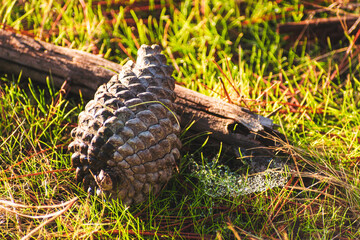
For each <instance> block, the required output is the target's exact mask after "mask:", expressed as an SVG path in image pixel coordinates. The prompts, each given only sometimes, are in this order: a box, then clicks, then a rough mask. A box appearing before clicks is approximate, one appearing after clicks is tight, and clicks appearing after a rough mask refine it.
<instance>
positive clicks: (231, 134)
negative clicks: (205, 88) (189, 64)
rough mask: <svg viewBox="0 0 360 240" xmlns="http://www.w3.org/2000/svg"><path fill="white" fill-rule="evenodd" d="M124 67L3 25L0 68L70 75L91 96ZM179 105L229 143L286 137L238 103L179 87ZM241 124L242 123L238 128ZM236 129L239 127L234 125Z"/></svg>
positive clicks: (200, 128) (37, 77)
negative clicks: (5, 27) (267, 137)
mask: <svg viewBox="0 0 360 240" xmlns="http://www.w3.org/2000/svg"><path fill="white" fill-rule="evenodd" d="M120 70H121V66H120V65H118V64H116V63H113V62H111V61H108V60H105V59H103V58H101V57H99V56H96V55H93V54H89V53H85V52H82V51H78V50H74V49H68V48H64V47H59V46H55V45H52V44H50V43H46V42H43V41H39V40H35V39H34V38H32V37H28V36H24V35H20V34H16V33H14V32H11V31H6V30H1V29H0V71H2V72H6V73H11V74H19V73H20V72H22V76H24V77H29V78H31V79H32V80H33V81H38V82H42V83H45V82H46V78H47V77H50V78H51V79H52V81H53V83H54V85H55V86H56V87H58V88H60V87H61V86H62V84H63V83H64V81H65V80H66V81H67V82H68V83H69V84H70V86H71V90H70V91H71V92H73V93H76V94H79V91H80V90H81V92H82V95H83V96H84V97H85V98H87V99H91V98H92V97H93V94H94V93H95V91H96V89H97V88H98V87H99V86H100V85H101V84H103V83H105V82H107V81H108V80H109V79H110V78H111V77H112V76H113V75H115V74H116V73H117V72H119V71H120ZM175 92H176V94H177V100H176V102H175V104H176V110H177V113H178V114H179V115H180V116H181V125H182V126H186V125H188V124H189V123H190V122H192V121H194V124H193V125H192V127H191V130H192V131H195V132H211V134H212V137H214V138H215V139H217V140H218V141H222V142H225V143H227V144H229V145H234V146H239V147H243V148H253V147H259V146H264V145H273V144H274V142H272V141H270V142H269V141H266V140H265V138H263V137H261V136H262V135H266V134H267V133H270V134H272V135H278V136H281V134H280V133H279V132H277V131H276V130H275V129H274V127H275V126H274V124H273V121H272V120H271V119H269V118H265V117H263V116H260V115H257V114H254V113H251V112H250V111H249V110H247V109H245V108H242V107H239V106H237V105H234V104H229V103H226V102H223V101H221V100H219V99H215V98H211V97H208V96H205V95H203V94H200V93H197V92H195V91H192V90H189V89H186V88H184V87H181V86H178V85H177V86H176V88H175ZM235 126H236V127H235ZM234 128H235V130H233V129H234Z"/></svg>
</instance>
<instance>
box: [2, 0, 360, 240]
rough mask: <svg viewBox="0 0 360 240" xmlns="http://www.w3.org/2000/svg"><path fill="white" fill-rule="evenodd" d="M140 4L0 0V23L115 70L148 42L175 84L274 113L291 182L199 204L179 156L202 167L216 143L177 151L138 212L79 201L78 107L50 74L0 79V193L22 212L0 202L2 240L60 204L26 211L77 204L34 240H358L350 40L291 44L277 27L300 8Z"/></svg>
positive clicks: (358, 117)
mask: <svg viewBox="0 0 360 240" xmlns="http://www.w3.org/2000/svg"><path fill="white" fill-rule="evenodd" d="M149 4H150V5H151V6H152V7H151V8H152V9H153V10H149V11H147V10H140V9H139V8H135V7H134V6H132V5H131V4H130V3H120V2H116V1H114V2H113V1H107V2H106V4H103V3H102V2H100V1H92V2H91V1H90V2H87V1H75V0H68V1H47V2H44V1H38V0H32V1H24V2H23V3H19V2H18V1H10V0H2V2H1V4H0V23H1V24H2V25H1V27H5V28H7V29H12V31H15V32H21V33H24V34H28V35H31V36H34V37H36V38H38V39H42V40H45V41H48V42H51V43H53V44H56V45H60V46H65V47H69V48H74V49H80V50H83V51H87V52H90V53H93V54H99V55H102V56H103V57H104V58H107V59H109V60H111V61H114V62H117V63H119V64H123V63H125V62H126V61H127V60H128V59H132V58H135V56H136V53H137V48H138V47H139V46H140V45H141V44H155V43H156V44H159V45H160V46H161V47H162V49H163V50H164V51H163V52H164V54H165V55H166V56H167V58H168V61H169V64H172V65H173V66H174V68H175V71H174V77H175V79H176V81H177V82H178V83H180V84H183V85H185V86H186V87H188V88H191V89H193V90H196V91H198V92H201V93H203V94H206V95H209V96H213V97H217V98H222V99H223V100H224V101H230V102H232V103H235V104H239V105H241V106H244V107H247V108H249V109H251V110H252V111H254V112H256V113H258V114H261V115H264V116H266V115H268V114H270V113H273V112H274V111H277V112H276V114H275V115H274V116H272V118H273V119H274V121H275V123H277V124H279V125H280V126H281V127H280V131H282V132H283V133H285V134H286V135H287V137H288V138H289V142H290V143H291V144H288V143H286V142H284V144H283V146H282V151H283V152H285V153H287V154H288V156H289V159H290V162H289V163H290V166H289V167H290V168H291V170H292V171H291V172H290V177H289V181H288V182H287V183H285V186H284V187H283V188H274V189H269V190H267V191H265V192H258V193H252V194H249V195H244V196H237V197H236V196H235V197H234V196H231V197H229V196H227V195H224V196H209V194H208V192H207V191H206V189H205V188H203V187H201V185H199V184H198V183H199V182H198V181H197V180H196V179H195V178H194V176H193V175H191V174H188V169H189V166H190V165H191V164H189V162H190V161H191V159H195V160H197V162H198V163H202V162H206V161H211V160H212V159H211V157H214V154H216V153H213V152H214V151H215V152H216V151H217V149H216V150H214V149H212V152H211V153H209V152H208V151H209V148H211V147H208V148H207V147H206V146H207V143H206V144H204V146H201V145H199V149H198V151H197V152H195V153H184V157H183V158H182V159H181V163H179V164H178V166H179V172H178V173H177V174H175V176H174V178H173V179H172V180H171V181H170V182H169V183H168V184H167V186H166V187H165V188H164V189H163V191H162V192H161V193H160V195H158V196H150V199H149V200H148V201H147V202H145V203H144V204H142V205H140V206H135V207H131V208H125V207H124V206H123V205H122V204H121V203H119V202H113V201H108V200H107V199H100V198H97V197H89V196H87V194H86V193H85V192H84V191H83V190H82V189H81V187H79V186H77V185H76V184H75V182H74V172H73V170H72V169H71V164H70V160H69V153H68V152H67V150H66V148H67V144H68V143H69V141H70V135H69V132H70V130H71V129H72V127H74V126H75V124H76V118H77V114H78V113H79V112H80V110H81V109H82V107H83V105H82V101H81V100H80V101H79V102H74V99H71V98H64V97H63V96H62V95H61V94H60V92H59V91H58V89H53V87H52V85H51V80H49V81H48V84H47V86H37V85H36V84H33V83H32V82H31V81H29V82H27V81H26V80H24V79H23V80H21V81H20V80H18V79H19V77H18V76H9V75H2V77H1V80H0V96H1V98H0V166H1V171H0V179H1V182H0V189H1V191H0V192H1V194H0V199H2V200H8V201H13V202H15V203H22V204H25V205H28V206H29V208H25V209H18V208H15V207H11V206H8V205H3V206H6V207H8V208H9V209H12V211H14V212H15V213H11V212H10V211H8V210H7V211H5V210H4V211H3V210H1V211H0V225H1V226H2V228H1V230H0V236H1V237H2V238H8V239H9V238H20V237H23V236H25V235H26V234H28V233H29V232H30V231H31V230H33V229H35V228H36V226H39V225H40V224H41V223H43V222H45V221H46V219H48V218H46V219H35V220H34V219H30V218H26V217H21V216H20V215H19V214H20V213H25V214H28V215H33V216H35V215H38V214H51V213H55V212H57V211H60V210H61V209H63V208H61V207H59V208H54V209H51V208H50V209H47V210H43V209H42V210H38V209H32V208H30V206H41V205H48V206H53V205H55V204H59V203H61V202H66V201H69V200H71V199H73V198H74V197H78V198H79V199H78V200H77V201H76V202H75V203H74V205H72V206H71V208H70V209H69V210H67V211H66V212H64V213H63V214H61V215H60V216H58V217H57V218H56V219H55V220H54V221H52V222H50V223H48V224H46V226H45V227H43V228H41V229H40V230H39V232H37V233H36V234H38V235H40V236H41V237H47V236H50V237H53V238H69V237H70V238H75V239H76V238H91V237H93V238H96V237H99V238H111V237H114V236H121V237H119V238H121V239H130V238H149V239H152V238H160V237H161V236H163V237H164V238H184V239H191V238H192V239H202V238H204V239H212V238H215V236H218V238H220V237H221V238H222V239H233V238H236V236H237V235H236V234H238V235H240V236H241V237H245V236H247V237H258V238H277V239H309V238H316V239H318V238H323V239H330V238H340V237H344V238H350V239H355V238H359V237H360V231H359V229H360V225H359V220H360V219H359V216H360V178H359V176H360V170H359V161H360V140H359V132H360V128H359V126H360V113H359V111H360V110H359V109H360V103H359V101H360V94H359V92H360V81H359V79H360V74H359V68H360V65H359V59H358V57H357V56H356V55H352V53H353V52H354V51H355V50H356V48H357V47H358V46H357V45H354V46H352V47H351V45H350V44H349V39H350V41H351V40H352V39H354V37H355V34H356V32H355V33H354V35H350V36H347V38H345V40H344V41H342V42H339V43H336V44H334V43H332V44H330V42H328V43H327V46H326V47H324V45H320V44H316V42H315V43H312V44H310V43H307V42H306V40H301V41H299V42H295V43H294V44H291V43H289V42H288V41H286V40H285V39H284V38H283V36H280V35H279V34H278V33H277V32H276V24H277V23H284V22H292V21H300V20H304V19H305V18H306V17H307V14H308V12H307V11H306V9H304V5H302V4H301V3H299V2H298V1H280V2H279V3H277V2H273V1H245V2H241V3H238V2H237V1H217V0H216V1H189V0H188V1H182V2H180V3H178V2H177V1H173V2H172V1H171V2H166V1H163V2H161V3H159V2H156V1H150V3H149ZM324 4H326V3H324ZM145 5H146V3H144V4H143V6H145ZM328 5H330V3H329V4H328ZM144 12H145V13H144ZM321 14H323V15H324V16H326V14H327V13H321ZM349 46H350V48H349ZM342 62H343V63H345V64H341V63H342ZM337 70H339V71H338V72H340V74H339V73H338V72H336V71H337ZM334 71H335V74H334ZM24 82H25V83H24ZM187 142H188V144H192V143H191V141H186V143H187ZM220 158H226V156H225V154H221V156H220ZM239 161H241V160H240V159H239ZM16 212H18V214H16ZM34 236H37V235H34Z"/></svg>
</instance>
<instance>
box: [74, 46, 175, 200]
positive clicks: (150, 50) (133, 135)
mask: <svg viewBox="0 0 360 240" xmlns="http://www.w3.org/2000/svg"><path fill="white" fill-rule="evenodd" d="M172 71H173V68H172V67H170V66H167V65H166V58H165V56H164V55H162V54H161V53H160V47H159V46H157V45H153V46H151V47H150V46H146V45H143V46H141V48H140V49H139V51H138V58H137V61H136V63H135V64H134V63H133V62H132V61H129V62H127V63H126V64H125V65H124V67H123V69H122V71H121V72H120V73H119V75H116V76H114V77H112V78H111V79H110V81H109V82H108V83H107V84H104V85H102V86H100V87H99V88H98V90H97V91H96V93H95V96H94V99H93V100H91V101H89V102H88V104H87V105H86V107H85V111H83V112H81V113H80V115H79V124H78V127H76V128H74V129H73V130H72V132H71V136H72V137H73V139H74V141H73V142H72V143H71V144H70V145H69V150H70V151H71V152H73V154H72V156H71V161H72V165H73V166H74V167H76V179H77V181H78V182H82V183H83V185H84V188H85V189H87V190H88V191H89V192H93V191H94V190H96V192H97V194H102V193H104V194H106V195H109V196H110V197H112V198H115V199H120V200H122V201H123V203H124V204H126V205H130V204H138V203H140V202H143V201H144V200H146V199H147V197H148V195H149V193H152V194H157V193H158V192H159V190H160V189H161V187H162V186H163V185H164V184H165V183H166V182H167V181H168V180H169V179H170V178H171V176H172V172H173V169H174V165H175V161H176V160H178V159H179V158H180V152H179V149H180V147H181V142H180V140H179V138H178V134H179V132H180V126H179V120H178V119H179V118H178V116H177V115H176V114H175V113H174V107H173V102H174V100H175V98H176V95H175V93H174V87H175V80H174V78H172V77H171V74H172Z"/></svg>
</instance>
